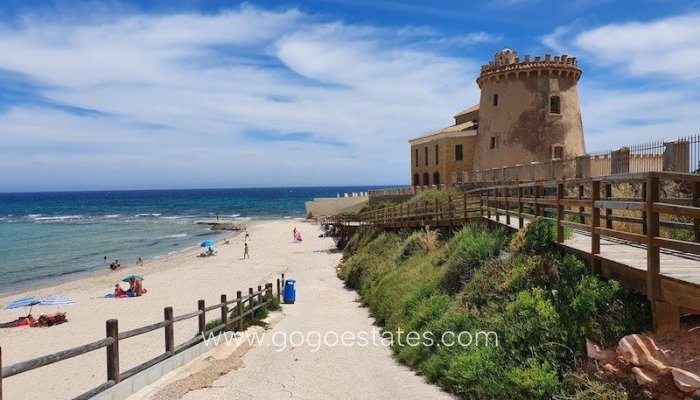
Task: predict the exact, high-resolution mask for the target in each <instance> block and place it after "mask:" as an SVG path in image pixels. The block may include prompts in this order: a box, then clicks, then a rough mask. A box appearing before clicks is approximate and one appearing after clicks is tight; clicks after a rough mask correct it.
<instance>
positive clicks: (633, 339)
mask: <svg viewBox="0 0 700 400" xmlns="http://www.w3.org/2000/svg"><path fill="white" fill-rule="evenodd" d="M617 354H618V355H619V356H620V357H622V358H624V359H625V360H626V361H627V362H629V363H630V364H632V365H635V366H637V367H643V368H644V369H646V370H648V371H651V372H653V373H655V374H658V375H667V374H668V372H669V367H668V365H667V359H666V355H665V354H664V352H662V351H661V350H660V349H659V348H658V347H657V346H656V343H655V342H654V340H652V339H651V338H650V337H648V336H643V335H637V334H635V335H628V336H625V337H623V338H622V339H620V342H619V343H618V346H617Z"/></svg>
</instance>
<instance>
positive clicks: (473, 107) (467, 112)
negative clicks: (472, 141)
mask: <svg viewBox="0 0 700 400" xmlns="http://www.w3.org/2000/svg"><path fill="white" fill-rule="evenodd" d="M474 111H479V103H476V104H474V105H473V106H471V107H469V108H467V109H466V110H464V111H460V112H458V113H457V114H455V116H454V117H455V118H457V117H459V116H460V115H464V114H469V113H470V112H474Z"/></svg>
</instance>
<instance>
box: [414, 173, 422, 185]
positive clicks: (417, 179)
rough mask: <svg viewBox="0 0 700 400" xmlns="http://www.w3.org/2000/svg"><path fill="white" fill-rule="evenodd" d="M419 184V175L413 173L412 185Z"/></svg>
mask: <svg viewBox="0 0 700 400" xmlns="http://www.w3.org/2000/svg"><path fill="white" fill-rule="evenodd" d="M418 185H420V175H418V174H413V186H418Z"/></svg>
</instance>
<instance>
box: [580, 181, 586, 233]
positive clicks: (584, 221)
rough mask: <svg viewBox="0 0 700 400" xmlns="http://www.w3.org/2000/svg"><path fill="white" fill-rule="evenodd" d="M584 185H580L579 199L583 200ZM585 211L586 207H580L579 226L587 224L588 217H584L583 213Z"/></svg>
mask: <svg viewBox="0 0 700 400" xmlns="http://www.w3.org/2000/svg"><path fill="white" fill-rule="evenodd" d="M583 193H584V192H583V185H578V199H579V200H581V199H583ZM584 211H585V208H584V207H579V208H578V222H579V224H585V223H586V216H585V215H583V212H584Z"/></svg>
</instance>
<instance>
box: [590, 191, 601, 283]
mask: <svg viewBox="0 0 700 400" xmlns="http://www.w3.org/2000/svg"><path fill="white" fill-rule="evenodd" d="M591 185H592V186H591V210H592V211H591V214H592V215H591V259H590V263H591V270H592V271H593V272H594V273H595V272H597V271H598V268H597V267H598V265H599V263H598V260H597V259H596V258H595V255H596V254H598V253H600V233H598V232H596V228H598V227H600V208H598V207H596V206H595V202H596V201H597V200H598V199H599V198H600V182H598V181H593V182H592V183H591Z"/></svg>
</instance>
